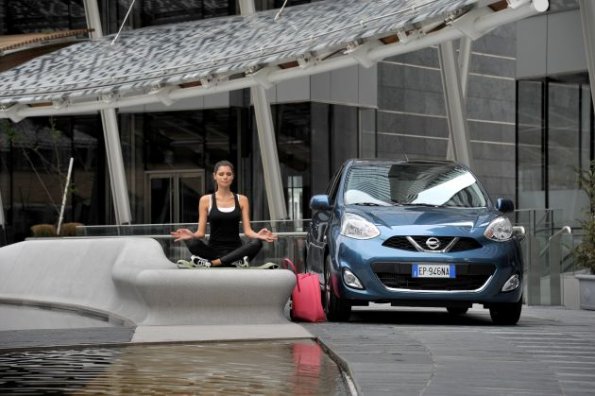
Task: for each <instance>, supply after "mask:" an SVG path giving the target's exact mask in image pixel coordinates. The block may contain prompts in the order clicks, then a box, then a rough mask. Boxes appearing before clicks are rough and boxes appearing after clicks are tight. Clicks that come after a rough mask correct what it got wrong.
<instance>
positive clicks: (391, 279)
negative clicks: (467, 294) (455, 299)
mask: <svg viewBox="0 0 595 396" xmlns="http://www.w3.org/2000/svg"><path fill="white" fill-rule="evenodd" d="M455 266H456V274H457V275H456V278H454V279H450V278H412V277H411V264H409V263H374V264H373V265H372V270H373V271H374V273H375V274H376V276H377V277H378V279H379V280H380V281H381V282H382V283H383V284H384V286H386V287H390V288H395V289H410V290H444V291H451V290H477V289H479V288H480V287H481V286H483V285H484V284H485V283H486V282H487V280H488V279H489V278H490V276H491V275H492V274H493V273H494V271H495V270H496V266H495V265H493V264H455Z"/></svg>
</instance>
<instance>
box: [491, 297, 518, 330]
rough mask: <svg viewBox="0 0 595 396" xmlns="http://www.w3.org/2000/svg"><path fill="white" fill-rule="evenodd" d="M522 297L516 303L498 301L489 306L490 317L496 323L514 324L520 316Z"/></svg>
mask: <svg viewBox="0 0 595 396" xmlns="http://www.w3.org/2000/svg"><path fill="white" fill-rule="evenodd" d="M522 308H523V299H522V298H521V299H519V302H516V303H500V304H494V305H491V306H490V317H491V318H492V322H494V324H497V325H508V326H510V325H515V324H517V322H518V321H519V319H520V318H521V310H522Z"/></svg>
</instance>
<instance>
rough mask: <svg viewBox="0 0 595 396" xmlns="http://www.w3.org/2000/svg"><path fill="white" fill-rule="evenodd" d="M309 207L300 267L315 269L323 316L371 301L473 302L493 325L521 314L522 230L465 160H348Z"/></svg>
mask: <svg viewBox="0 0 595 396" xmlns="http://www.w3.org/2000/svg"><path fill="white" fill-rule="evenodd" d="M310 207H311V209H312V222H311V224H310V228H309V231H308V233H307V237H306V271H307V272H311V273H316V274H318V275H319V279H320V286H321V293H322V301H323V305H324V309H325V312H326V314H327V318H328V319H329V320H339V321H340V320H348V319H349V316H350V313H351V307H352V306H361V305H364V306H365V305H368V304H369V303H370V302H374V303H390V304H392V305H397V306H398V305H408V306H433V307H445V308H446V309H447V310H448V312H449V313H451V314H453V315H461V314H464V313H466V312H467V310H468V309H469V308H470V307H471V306H472V304H475V303H477V304H482V305H483V306H484V307H485V308H487V309H489V312H490V316H491V318H492V321H493V322H494V323H496V324H504V325H513V324H516V323H517V322H518V320H519V318H520V315H521V309H522V274H523V262H522V254H521V251H520V246H519V240H520V239H521V238H522V229H519V230H520V231H521V232H519V233H518V234H517V233H516V232H513V226H512V224H511V222H510V220H509V219H508V218H507V217H506V215H505V213H506V212H511V211H513V210H514V205H513V203H512V201H511V200H508V199H497V200H496V202H495V203H493V202H492V201H491V200H490V198H489V197H488V195H487V194H486V192H485V190H484V188H483V187H482V186H481V184H480V182H479V180H478V179H477V177H475V176H474V175H473V173H472V172H471V171H470V170H469V169H468V168H467V167H465V166H463V165H461V164H458V163H454V162H446V161H444V162H436V161H381V160H348V161H346V162H345V163H344V164H343V166H342V167H341V168H340V170H339V171H338V172H337V173H336V175H335V176H334V177H333V179H332V180H331V182H330V184H329V187H328V190H327V193H326V194H322V195H315V196H313V197H312V199H311V201H310ZM514 231H516V229H515V230H514Z"/></svg>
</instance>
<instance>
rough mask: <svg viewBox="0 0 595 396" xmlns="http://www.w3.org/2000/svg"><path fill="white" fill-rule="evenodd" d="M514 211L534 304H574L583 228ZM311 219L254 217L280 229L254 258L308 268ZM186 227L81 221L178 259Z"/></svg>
mask: <svg viewBox="0 0 595 396" xmlns="http://www.w3.org/2000/svg"><path fill="white" fill-rule="evenodd" d="M510 217H511V221H512V222H513V224H514V225H515V226H517V227H518V229H520V227H522V228H524V230H525V237H524V238H523V239H522V241H521V248H522V251H523V259H524V265H525V268H524V276H525V300H526V302H527V303H528V304H531V305H568V304H569V303H568V301H566V300H567V298H565V291H566V292H571V290H570V289H572V287H574V286H573V285H572V283H571V282H572V280H573V279H574V273H575V272H577V271H579V269H577V268H576V265H575V263H574V260H573V257H572V251H573V250H574V247H575V245H576V243H577V241H578V240H580V238H581V232H580V230H571V229H570V227H568V226H566V225H563V224H559V219H561V213H560V211H556V210H551V209H530V210H529V209H524V210H517V211H515V212H514V213H512V214H511V216H510ZM309 224H310V220H309V219H305V220H298V221H296V220H288V221H254V222H252V223H251V226H252V228H253V229H254V230H256V231H258V230H259V229H261V228H262V227H266V228H269V229H271V230H273V231H274V232H275V233H276V234H277V235H278V240H277V241H276V242H275V243H270V244H269V243H265V244H264V247H263V249H262V250H261V252H260V253H259V254H258V256H257V257H256V258H255V260H254V261H255V262H259V263H264V262H269V261H272V262H276V263H280V262H281V260H282V259H283V258H284V257H289V258H291V259H292V260H293V261H294V262H295V264H296V266H297V267H298V269H299V270H302V269H303V268H304V259H305V255H304V253H305V237H306V231H307V230H308V226H309ZM182 227H184V228H189V229H191V230H195V229H196V223H188V224H187V223H181V224H138V225H110V226H80V227H78V228H77V234H78V235H79V236H85V237H105V236H132V235H143V236H149V237H152V238H154V239H156V240H157V241H158V242H159V243H160V244H161V245H162V247H163V251H164V252H165V254H166V256H167V257H168V258H169V259H170V260H171V261H173V262H175V261H177V260H178V259H181V258H185V259H187V258H188V257H189V255H190V252H189V251H188V249H187V248H186V245H185V244H184V243H174V241H173V239H172V237H171V236H170V232H171V231H174V230H176V229H178V228H182ZM208 231H209V230H208V229H207V232H208ZM566 294H568V293H566ZM570 305H572V303H570Z"/></svg>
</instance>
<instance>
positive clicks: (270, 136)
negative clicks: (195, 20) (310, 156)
mask: <svg viewBox="0 0 595 396" xmlns="http://www.w3.org/2000/svg"><path fill="white" fill-rule="evenodd" d="M240 11H241V13H242V15H244V16H247V15H252V14H254V12H255V8H254V1H253V0H240ZM250 93H251V95H252V102H253V104H254V114H255V116H256V128H257V129H258V141H259V143H260V157H261V158H262V168H263V173H264V175H263V176H264V186H265V191H266V195H267V201H268V203H269V216H270V218H271V220H285V219H287V208H286V206H285V196H284V194H283V180H282V179H281V167H280V165H279V155H278V153H277V143H276V141H275V128H274V127H273V116H272V114H271V105H270V103H269V101H268V98H267V95H266V90H265V88H264V87H263V86H262V85H256V86H253V87H252V88H250Z"/></svg>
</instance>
